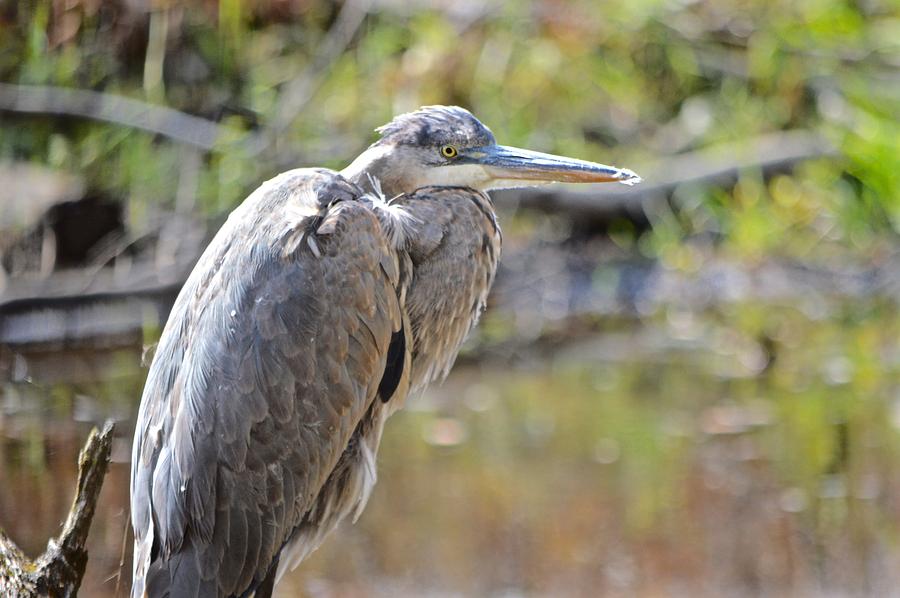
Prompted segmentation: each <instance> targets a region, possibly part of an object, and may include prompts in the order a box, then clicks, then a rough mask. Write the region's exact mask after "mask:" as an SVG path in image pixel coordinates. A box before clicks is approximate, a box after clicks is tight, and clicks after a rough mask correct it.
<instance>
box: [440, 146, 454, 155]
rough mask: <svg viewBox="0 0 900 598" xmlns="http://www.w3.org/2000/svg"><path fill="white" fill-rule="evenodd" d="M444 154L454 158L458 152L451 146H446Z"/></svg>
mask: <svg viewBox="0 0 900 598" xmlns="http://www.w3.org/2000/svg"><path fill="white" fill-rule="evenodd" d="M443 152H444V155H445V156H447V157H448V158H452V157H453V156H455V155H456V150H455V149H453V148H452V147H450V146H449V145H447V146H444V149H443Z"/></svg>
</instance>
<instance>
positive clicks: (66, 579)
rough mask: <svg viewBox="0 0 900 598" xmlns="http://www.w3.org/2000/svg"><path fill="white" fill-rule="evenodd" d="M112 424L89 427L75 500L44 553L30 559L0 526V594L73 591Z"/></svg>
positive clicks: (63, 593) (68, 593) (80, 571)
mask: <svg viewBox="0 0 900 598" xmlns="http://www.w3.org/2000/svg"><path fill="white" fill-rule="evenodd" d="M113 428H114V426H113V423H112V422H111V421H107V422H106V424H105V425H104V426H103V430H102V431H101V432H97V429H96V428H94V430H92V431H91V435H90V436H89V437H88V439H87V442H86V443H85V446H84V448H83V449H81V454H80V455H79V456H78V489H77V491H76V493H75V500H74V501H73V503H72V508H71V509H70V510H69V516H68V518H67V519H66V524H65V526H64V527H63V531H62V534H60V535H59V537H58V538H55V539H51V540H50V541H49V542H48V543H47V550H46V551H44V554H42V555H41V556H40V557H38V558H37V560H35V561H34V562H32V561H29V560H28V558H27V557H25V555H24V554H22V551H21V550H19V549H18V547H16V545H15V543H14V542H13V541H12V540H10V539H9V538H8V537H6V535H5V534H3V532H2V531H0V595H3V596H11V597H21V598H25V597H31V596H48V595H49V596H66V597H68V596H75V595H76V594H77V593H78V587H79V586H80V585H81V578H82V577H83V576H84V569H85V567H86V566H87V559H88V554H87V550H85V542H86V541H87V536H88V531H89V530H90V528H91V521H92V520H93V518H94V509H95V508H96V506H97V498H98V497H99V496H100V489H101V488H102V487H103V478H104V476H106V470H107V468H108V467H109V453H110V449H111V447H112V434H113Z"/></svg>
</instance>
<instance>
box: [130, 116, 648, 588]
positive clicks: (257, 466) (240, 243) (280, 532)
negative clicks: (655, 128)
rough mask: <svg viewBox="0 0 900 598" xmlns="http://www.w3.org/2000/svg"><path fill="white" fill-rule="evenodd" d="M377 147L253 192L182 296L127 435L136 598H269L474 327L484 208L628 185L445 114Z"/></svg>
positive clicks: (412, 119) (483, 262) (631, 177)
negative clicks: (512, 194)
mask: <svg viewBox="0 0 900 598" xmlns="http://www.w3.org/2000/svg"><path fill="white" fill-rule="evenodd" d="M376 131H377V132H378V133H379V138H378V140H377V141H375V142H374V143H373V144H372V145H370V146H369V147H368V149H366V150H365V151H364V152H363V153H362V154H360V155H359V156H358V157H357V158H356V159H355V160H353V162H352V163H351V164H350V165H349V166H347V167H346V168H344V169H343V170H341V171H340V172H337V171H333V170H328V169H323V168H302V169H296V170H291V171H288V172H284V173H282V174H279V175H278V176H276V177H274V178H272V179H271V180H269V181H267V182H265V183H263V184H262V185H261V186H260V187H259V188H258V189H256V190H255V191H254V192H253V193H252V194H250V195H249V196H248V197H247V199H245V200H244V201H243V202H242V203H241V204H240V205H239V206H238V207H237V208H236V209H235V210H234V211H233V212H232V213H231V214H230V216H229V217H228V219H227V221H226V222H225V224H224V225H223V226H222V228H221V229H220V230H219V231H218V233H217V234H216V235H215V237H214V238H213V240H212V241H211V243H210V244H209V246H208V247H207V249H206V250H205V251H204V253H203V254H202V256H201V257H200V259H199V261H198V262H197V264H196V266H195V267H194V269H193V271H192V272H191V274H190V276H189V277H188V279H187V281H186V282H185V284H184V286H183V288H182V289H181V291H180V293H179V295H178V297H177V299H176V301H175V303H174V305H173V307H172V310H171V313H170V315H169V318H168V321H167V322H166V325H165V327H164V329H163V332H162V335H161V337H160V340H159V343H158V345H157V350H156V353H155V356H154V358H153V361H152V363H151V365H150V368H149V372H148V375H147V381H146V384H145V386H144V391H143V395H142V397H141V404H140V409H139V413H138V417H137V423H136V428H135V436H134V445H133V451H132V462H131V463H132V465H131V519H132V527H133V530H134V566H133V585H132V596H133V597H139V596H151V597H154V598H155V597H161V596H171V597H173V598H174V597H177V598H182V597H193V596H198V597H200V596H202V597H219V596H256V597H258V598H261V597H268V596H270V595H271V593H272V591H273V587H274V585H275V584H276V583H277V581H278V580H279V579H280V578H281V577H282V576H283V575H284V573H285V572H286V571H289V570H291V569H293V568H295V567H296V566H297V565H298V564H299V563H300V562H301V561H302V560H303V559H304V558H305V557H306V556H307V555H309V554H310V553H311V552H312V551H313V550H315V549H316V548H317V547H318V546H319V545H320V544H321V543H322V541H323V540H324V539H325V537H326V536H327V534H328V533H329V532H330V531H331V530H332V529H334V527H335V526H336V525H337V524H338V523H339V522H340V521H342V520H344V519H345V518H347V517H352V518H354V520H355V518H357V517H359V515H360V513H361V512H362V510H363V508H364V506H365V504H366V502H367V500H368V497H369V494H370V493H371V491H372V487H373V485H374V484H375V480H376V468H375V454H376V452H377V450H378V445H379V442H380V439H381V435H382V429H383V427H384V424H385V421H386V419H387V418H388V417H389V416H390V415H391V414H392V413H394V412H395V411H396V410H397V409H399V408H400V407H401V406H402V405H403V404H404V401H405V400H406V398H407V397H408V396H410V395H414V394H416V393H418V392H420V391H421V390H422V389H423V388H424V387H426V386H427V385H428V384H429V383H430V382H433V381H437V380H441V379H442V378H444V377H445V376H446V375H447V373H448V372H449V370H450V368H451V366H452V365H453V362H454V360H455V358H456V355H457V353H458V351H459V348H460V345H461V344H462V342H463V340H464V339H465V338H466V335H467V334H468V333H469V331H470V330H471V329H472V328H473V327H474V326H475V325H476V324H477V322H478V319H479V316H480V315H481V313H482V312H483V311H484V309H485V304H486V301H487V296H488V291H489V290H490V288H491V284H492V282H493V280H494V275H495V273H496V270H497V261H498V259H499V256H500V246H501V232H500V227H499V225H498V222H497V216H496V213H495V211H494V206H493V203H492V199H491V197H490V196H489V195H488V194H487V191H490V190H493V189H503V188H513V187H524V186H531V185H539V184H545V183H553V182H572V183H596V182H619V183H625V184H634V183H637V182H639V181H640V177H638V176H637V175H636V174H635V173H634V172H632V171H630V170H627V169H620V168H615V167H611V166H605V165H602V164H597V163H593V162H587V161H583V160H576V159H572V158H566V157H562V156H556V155H551V154H545V153H539V152H533V151H529V150H524V149H518V148H514V147H508V146H503V145H498V144H497V142H496V140H495V138H494V135H493V133H492V132H491V131H490V129H488V128H487V127H486V126H485V125H483V124H482V123H481V122H480V121H479V120H478V119H477V118H475V116H473V115H472V114H471V113H470V112H469V111H467V110H465V109H463V108H459V107H455V106H428V107H423V108H420V109H418V110H416V111H414V112H410V113H406V114H402V115H400V116H397V117H395V118H394V119H393V120H392V121H391V122H389V123H388V124H386V125H384V126H382V127H380V128H378V129H376Z"/></svg>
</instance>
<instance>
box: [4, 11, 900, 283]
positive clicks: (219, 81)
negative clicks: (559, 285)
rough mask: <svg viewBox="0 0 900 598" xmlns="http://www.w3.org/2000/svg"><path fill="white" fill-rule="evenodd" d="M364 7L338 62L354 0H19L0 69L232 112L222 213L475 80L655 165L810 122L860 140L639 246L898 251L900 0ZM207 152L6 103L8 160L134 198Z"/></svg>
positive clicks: (213, 199)
mask: <svg viewBox="0 0 900 598" xmlns="http://www.w3.org/2000/svg"><path fill="white" fill-rule="evenodd" d="M354 1H355V0H354ZM362 6H364V7H366V9H367V10H368V14H367V16H366V18H365V20H364V21H363V23H362V25H361V27H360V28H359V29H358V30H357V31H355V32H354V35H353V36H352V38H351V39H350V41H349V43H348V44H347V45H346V47H345V48H343V51H341V52H339V53H338V54H337V55H336V56H335V57H333V60H332V61H327V60H326V61H325V68H318V69H317V68H316V66H317V65H318V66H319V67H321V63H322V59H321V58H322V57H321V53H322V52H323V51H327V50H328V48H329V47H331V46H329V43H330V42H328V41H327V40H328V39H330V38H329V36H330V35H332V34H333V33H334V31H333V30H334V29H336V28H337V24H339V23H340V21H341V17H340V16H339V14H340V11H341V9H342V7H341V5H340V4H333V3H331V2H324V1H322V0H285V1H280V2H265V1H261V0H260V1H255V2H247V1H245V0H219V1H218V2H216V1H213V0H208V1H206V2H202V3H181V2H177V1H170V2H149V1H146V2H115V1H114V2H97V1H95V0H94V1H91V0H82V1H73V2H66V3H63V2H52V1H50V0H36V1H35V2H29V3H18V4H16V3H12V4H10V5H8V6H6V7H5V8H3V9H0V81H5V82H11V83H19V84H52V85H56V86H63V87H77V88H88V89H93V90H99V91H104V92H108V93H111V94H121V95H125V96H129V97H134V98H139V99H142V100H145V101H147V102H151V103H155V104H164V105H167V106H170V107H173V108H175V109H178V110H181V111H184V112H187V113H191V114H195V115H199V116H202V117H204V118H207V119H210V120H215V121H217V122H219V123H220V124H222V125H223V127H222V131H223V134H222V135H221V137H220V139H219V141H218V144H217V147H216V148H215V149H214V151H212V152H210V153H209V154H208V155H207V156H205V158H204V160H202V163H201V172H200V173H199V176H198V177H197V181H198V182H197V188H196V194H195V195H196V197H197V198H198V199H199V206H198V207H199V209H202V210H203V211H204V212H205V213H206V214H216V213H220V212H222V211H225V210H227V209H229V208H231V207H232V206H234V205H235V204H236V203H237V202H239V201H240V200H241V199H242V198H243V197H245V196H246V194H247V193H248V192H249V191H250V190H252V189H253V188H254V187H255V186H256V185H258V184H259V182H260V181H261V180H263V179H264V178H266V177H268V176H270V175H272V174H273V173H274V172H276V171H278V170H280V169H284V168H286V167H289V166H300V165H308V164H320V165H328V166H332V167H340V166H342V165H344V164H345V163H347V162H348V161H349V160H350V159H351V158H352V157H353V156H354V155H355V154H356V152H358V151H359V150H360V149H362V148H363V147H364V146H365V145H366V143H367V142H368V141H370V140H371V139H372V138H373V134H372V133H371V131H372V129H373V128H374V127H375V126H377V125H380V124H382V123H384V122H386V121H387V120H388V119H390V118H391V116H392V115H393V114H395V113H398V112H401V111H406V110H409V109H413V108H415V107H417V106H419V105H422V104H429V103H456V104H460V105H463V106H466V107H469V108H471V109H472V110H473V112H475V113H476V114H477V115H478V116H479V117H480V118H482V120H484V121H485V122H486V123H488V124H489V125H490V126H491V127H492V128H493V129H494V131H495V133H497V135H498V137H499V138H500V139H502V140H504V141H505V142H508V143H513V144H519V145H525V146H530V147H534V148H536V149H541V150H546V151H557V152H561V153H567V154H570V155H576V156H581V157H584V158H588V159H594V160H599V161H602V162H607V163H616V164H621V165H627V166H632V167H635V168H639V167H640V166H641V165H642V164H645V163H647V162H648V161H650V160H651V159H653V160H659V161H661V162H662V163H663V164H664V163H665V157H666V156H667V155H669V154H672V153H677V152H682V151H685V150H689V149H693V148H697V147H702V146H706V145H710V144H715V143H719V142H724V141H737V142H744V141H749V140H752V139H753V138H754V137H755V136H758V135H760V134H764V133H770V132H774V131H780V130H786V129H796V128H803V129H811V130H815V131H818V132H820V133H821V134H822V135H823V136H824V137H825V138H827V139H828V140H829V141H830V142H831V143H833V144H834V145H835V146H836V147H837V148H838V149H839V157H837V158H835V159H822V160H819V161H816V162H814V163H808V164H804V165H802V166H801V167H799V168H798V169H796V171H795V172H794V173H793V174H791V175H790V176H781V177H777V178H775V179H774V180H772V181H763V180H761V178H760V177H759V176H758V173H755V172H746V173H744V175H743V176H742V179H741V181H740V183H739V184H738V186H737V187H736V188H735V189H734V190H719V189H704V188H691V189H688V190H685V193H687V194H689V195H690V196H691V201H687V202H683V203H684V204H686V206H687V207H686V208H685V210H684V212H683V213H681V214H679V216H678V217H677V218H671V219H661V220H659V221H655V222H654V223H653V224H654V230H653V231H652V232H650V233H647V235H646V238H645V239H643V240H641V243H640V245H639V247H641V249H642V250H643V251H644V252H645V253H648V254H650V255H651V256H661V257H663V258H664V259H665V260H666V261H667V263H669V264H670V265H673V266H674V267H683V268H688V269H690V268H691V267H692V263H693V262H695V261H696V260H695V259H693V258H692V257H691V253H690V252H689V251H688V252H687V253H686V250H685V249H684V247H683V246H684V244H685V242H686V241H688V240H691V239H695V238H698V237H700V236H702V235H703V234H704V233H713V234H714V235H715V236H716V238H717V239H721V240H722V247H724V249H725V250H726V251H728V252H729V253H732V254H734V255H736V256H739V257H747V258H750V259H756V258H759V257H760V256H763V255H766V254H772V253H774V254H780V255H786V256H790V257H801V258H804V259H824V260H831V259H833V257H834V255H835V254H836V253H837V254H841V253H843V252H844V250H846V249H849V250H851V251H852V252H854V253H856V252H862V255H864V256H865V255H876V254H878V252H879V251H880V249H883V247H884V245H883V243H884V241H885V239H893V235H894V234H895V233H896V231H897V230H898V228H900V7H898V5H897V3H896V1H895V0H869V1H866V2H847V1H845V0H775V1H748V0H725V1H723V2H718V1H717V2H712V1H691V0H639V1H633V0H629V1H625V0H615V1H612V2H605V3H603V4H602V5H601V6H598V5H597V4H596V3H594V2H590V1H588V0H574V1H571V2H566V1H562V0H536V1H533V2H521V1H520V2H488V3H460V4H452V5H451V4H447V5H446V6H443V5H442V6H441V7H440V8H434V7H433V6H432V5H431V4H429V3H424V2H423V3H417V2H413V3H393V2H387V1H386V0H374V1H373V2H372V3H368V2H366V3H363V4H362ZM435 6H436V5H435ZM337 47H338V49H341V46H340V45H338V46H337ZM303 77H310V78H311V79H312V83H311V85H310V87H309V88H310V89H311V91H312V96H311V97H310V99H309V101H307V102H305V103H303V104H302V106H301V107H300V108H299V109H298V110H297V111H296V115H293V114H292V105H291V99H290V98H289V97H287V96H289V95H290V94H285V93H284V90H285V89H287V88H289V87H290V86H291V82H292V81H293V80H295V79H297V78H303ZM284 114H287V115H288V117H292V116H293V117H292V118H288V123H287V125H288V126H287V127H286V128H285V129H284V130H278V131H275V132H274V133H273V136H274V137H273V139H271V140H270V141H271V143H270V144H269V145H268V148H269V149H268V151H267V152H265V153H263V154H262V155H259V156H257V155H253V154H252V153H248V152H247V145H246V143H244V142H246V141H247V139H248V138H250V137H251V136H252V135H254V134H255V133H265V132H266V131H268V129H269V128H270V127H271V125H272V124H273V123H274V122H276V121H277V119H278V118H279V115H282V117H283V115H284ZM185 151H186V150H185V148H183V147H179V146H177V145H174V144H173V143H171V142H169V141H167V140H165V139H161V138H155V137H153V136H152V135H150V134H147V133H141V132H135V131H133V130H129V129H125V128H122V127H119V126H115V125H111V124H103V123H98V122H90V121H83V120H73V119H54V118H50V117H28V118H24V117H21V116H11V115H10V114H8V113H7V114H3V120H2V125H0V159H24V160H32V161H37V162H44V163H48V164H51V165H53V166H57V167H60V168H64V169H67V170H72V171H77V172H81V173H84V175H85V176H86V177H87V180H88V183H89V187H90V188H91V189H93V190H95V191H98V192H103V193H105V194H109V195H112V196H114V197H120V198H123V199H127V200H128V201H129V202H133V203H134V204H135V209H134V213H135V214H144V213H145V212H146V211H147V209H148V208H147V207H146V206H150V207H162V208H169V207H171V206H172V205H173V202H174V198H175V196H176V194H177V189H178V185H179V181H180V177H179V176H178V173H179V172H180V168H181V166H180V165H181V164H182V163H183V162H184V153H185ZM142 205H143V206H145V207H143V208H142V207H141V206H142ZM133 224H136V223H133ZM137 224H139V223H137ZM629 234H630V233H629V232H628V231H625V234H624V236H626V237H627V236H628V235H629ZM620 236H622V235H620ZM693 266H694V267H695V266H696V264H693Z"/></svg>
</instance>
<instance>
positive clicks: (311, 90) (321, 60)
mask: <svg viewBox="0 0 900 598" xmlns="http://www.w3.org/2000/svg"><path fill="white" fill-rule="evenodd" d="M369 1H370V0H345V2H344V5H343V6H342V7H341V12H340V13H339V14H338V16H337V19H335V22H334V25H332V27H331V29H330V30H329V31H328V33H327V34H326V36H325V39H324V40H323V41H322V43H321V44H320V45H319V51H318V52H317V53H316V55H315V57H314V58H313V60H312V63H311V64H310V66H309V68H307V69H306V70H304V71H303V72H302V73H300V74H299V75H298V76H297V77H295V78H294V79H293V80H291V81H289V82H288V83H287V84H285V85H284V87H283V89H282V90H281V93H280V95H279V98H278V104H277V106H276V107H275V112H274V116H273V118H272V121H271V122H270V123H269V125H268V126H267V127H266V128H265V129H263V130H262V131H260V132H259V133H256V134H254V135H253V136H252V137H251V138H250V139H249V140H248V141H247V143H246V146H245V147H246V149H247V150H248V151H249V153H250V154H251V155H255V154H258V153H260V152H262V151H264V150H265V149H266V148H268V147H269V146H270V145H271V144H272V141H273V140H274V139H276V138H278V136H280V135H281V134H283V133H284V131H285V130H287V129H288V127H290V125H291V123H292V122H293V121H294V119H296V118H297V115H299V114H300V112H302V111H303V108H304V107H305V106H306V104H307V103H308V102H309V101H310V100H311V99H312V97H313V95H315V93H316V91H318V89H319V88H320V87H321V86H322V83H323V82H324V80H325V75H326V74H327V73H326V71H328V69H330V68H331V66H332V65H333V64H334V63H335V61H337V59H338V58H340V57H341V55H343V53H344V51H345V50H346V49H347V46H349V45H350V42H351V41H353V37H354V36H355V35H356V32H357V31H358V30H359V28H360V26H361V25H362V24H363V21H364V20H365V18H366V15H367V14H368V12H369Z"/></svg>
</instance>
